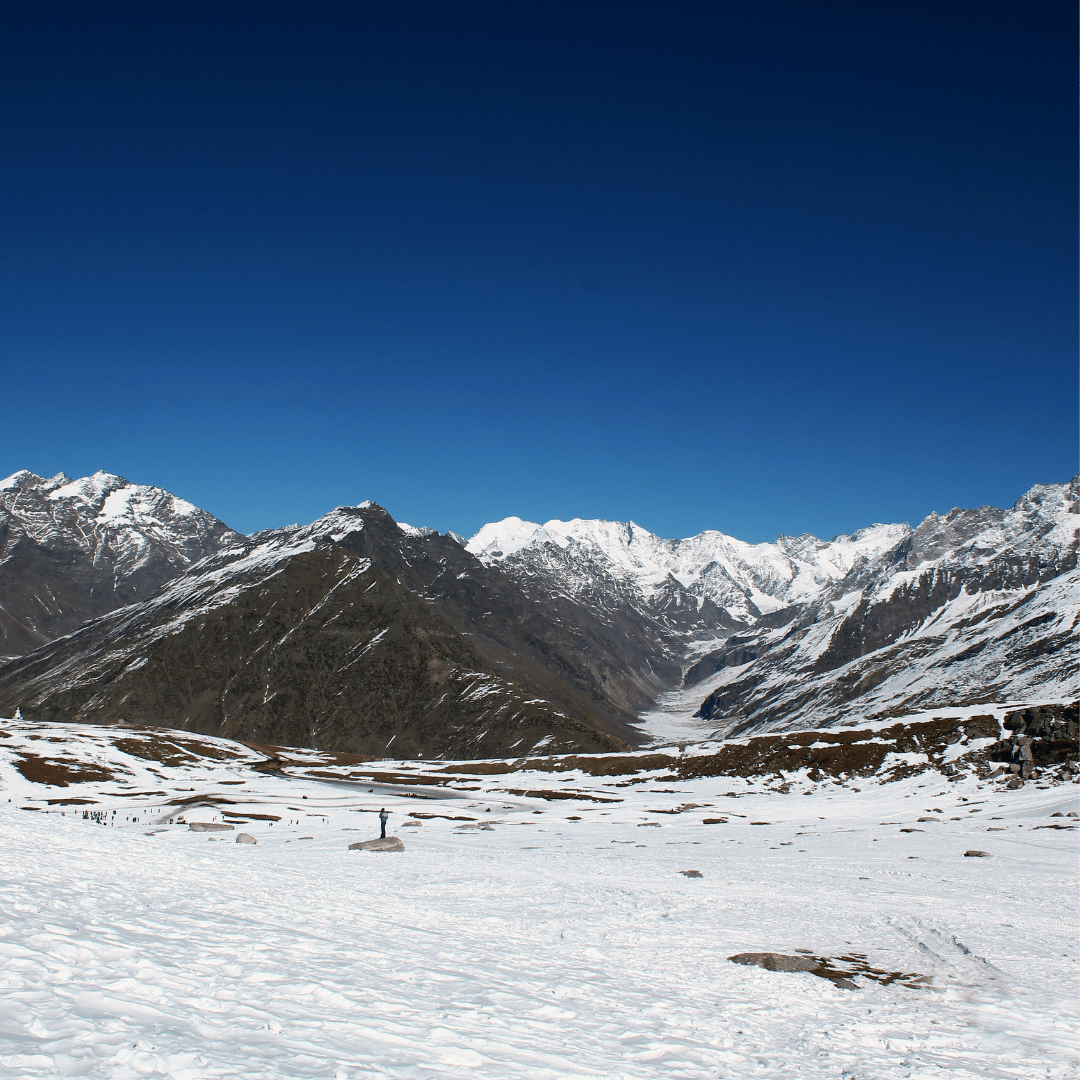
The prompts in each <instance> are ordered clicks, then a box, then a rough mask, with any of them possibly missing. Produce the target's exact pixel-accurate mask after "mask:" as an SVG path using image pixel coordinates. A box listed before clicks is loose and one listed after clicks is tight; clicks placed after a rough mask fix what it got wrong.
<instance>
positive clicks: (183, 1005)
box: [0, 722, 1080, 1080]
mask: <svg viewBox="0 0 1080 1080" xmlns="http://www.w3.org/2000/svg"><path fill="white" fill-rule="evenodd" d="M2 727H3V729H4V731H5V732H6V736H5V737H4V738H2V739H0V783H2V784H3V788H2V790H0V837H2V843H0V869H2V873H0V988H2V989H0V1076H4V1077H20V1078H22V1077H27V1078H29V1077H45V1076H49V1077H52V1076H90V1077H109V1078H129V1077H130V1078H134V1077H169V1078H174V1080H188V1078H190V1080H206V1078H211V1077H244V1078H249V1080H255V1078H264V1077H265V1078H271V1077H273V1078H289V1080H293V1078H301V1077H326V1078H334V1080H336V1078H340V1077H350V1078H354V1077H384V1076H385V1077H410V1078H413V1077H416V1078H420V1077H465V1076H479V1077H484V1078H489V1077H490V1078H499V1077H521V1078H528V1080H549V1078H550V1080H555V1078H560V1080H561V1078H567V1077H583V1078H584V1077H588V1078H596V1077H605V1078H607V1077H610V1078H615V1077H620V1078H622V1077H626V1078H630V1077H634V1078H637V1077H692V1078H706V1077H707V1078H711V1080H716V1078H724V1080H727V1078H736V1077H739V1078H741V1077H777V1078H779V1077H783V1078H793V1080H794V1078H799V1080H802V1078H818V1077H821V1078H824V1077H829V1078H837V1080H839V1078H841V1077H844V1078H852V1080H855V1078H862V1080H888V1078H894V1077H895V1078H900V1077H904V1078H908V1077H917V1078H924V1077H943V1078H944V1077H948V1078H956V1077H980V1078H982V1077H995V1078H1018V1080H1020V1078H1023V1080H1029V1078H1031V1080H1033V1078H1042V1077H1054V1078H1066V1077H1075V1076H1077V1075H1078V1070H1077V1056H1076V1053H1077V1043H1076V1023H1075V1021H1076V1001H1077V994H1078V990H1080V981H1078V978H1077V975H1078V971H1077V961H1076V957H1077V951H1078V943H1077V930H1076V928H1077V890H1076V884H1077V858H1076V835H1077V834H1076V832H1075V831H1073V830H1074V827H1075V824H1076V819H1074V818H1069V817H1067V816H1061V817H1054V816H1052V815H1054V814H1061V815H1068V814H1069V813H1071V812H1077V811H1078V810H1080V800H1078V798H1077V792H1078V790H1080V788H1078V787H1077V786H1076V785H1073V784H1066V785H1058V786H1054V787H1049V786H1046V787H1044V786H1039V785H1033V784H1028V785H1026V786H1025V787H1024V788H1022V789H1020V790H1017V791H1006V790H1001V789H1000V788H999V787H997V786H996V785H994V784H992V783H990V782H986V781H979V780H978V779H977V778H976V777H974V776H967V777H966V778H965V779H962V780H959V781H957V782H955V783H947V782H944V781H943V780H942V779H941V777H940V776H938V775H937V774H933V773H924V774H921V775H917V776H913V777H910V778H909V779H907V780H903V781H898V782H895V783H890V784H875V783H869V784H868V783H865V782H863V783H858V784H852V783H849V784H840V783H836V784H834V783H831V782H830V783H826V784H819V785H814V784H810V783H808V782H800V783H797V784H795V785H794V787H793V789H792V790H791V792H790V793H788V794H777V793H774V792H769V791H767V790H766V789H765V787H764V784H763V783H762V782H759V781H757V780H749V781H748V780H743V779H730V778H726V777H724V778H715V777H713V778H704V779H698V780H693V781H672V780H670V779H669V780H664V779H663V778H662V777H661V776H660V775H659V774H649V773H638V774H633V775H630V776H625V775H624V776H599V777H597V776H588V775H586V774H584V773H581V772H578V771H574V772H546V771H535V772H513V773H505V772H504V773H495V772H493V773H489V774H485V773H484V772H482V771H480V769H481V768H482V765H481V766H477V765H476V764H475V763H472V764H469V763H466V764H463V765H460V766H456V767H455V769H456V777H455V778H453V780H452V782H453V785H454V786H453V788H452V789H446V788H440V787H437V786H434V785H433V784H431V783H430V781H432V780H436V779H443V780H445V779H446V777H445V775H444V774H443V773H441V772H439V770H445V769H446V768H447V764H446V763H433V764H430V765H425V766H420V765H418V763H415V762H413V763H408V764H406V763H393V762H382V763H376V766H372V767H373V768H374V767H378V768H379V769H381V770H383V771H384V772H385V774H386V776H385V779H386V781H387V783H386V784H385V785H383V786H377V785H376V784H374V783H365V784H363V785H357V784H355V783H354V784H348V783H344V782H341V781H334V780H333V779H330V778H327V779H323V780H319V779H316V778H313V777H312V776H311V775H310V772H311V771H312V770H314V769H315V768H318V769H319V771H322V772H324V773H327V774H333V773H334V772H335V771H337V772H340V769H338V770H335V769H334V768H331V767H330V766H329V765H328V764H327V761H326V759H323V760H322V761H319V760H316V757H317V756H316V755H311V768H310V769H309V770H308V772H309V775H308V776H307V777H296V776H293V777H286V776H275V775H266V774H262V773H259V772H256V771H254V769H253V768H252V766H253V765H254V764H256V763H258V762H260V761H262V760H264V759H263V758H262V757H261V755H259V754H258V753H256V752H253V751H249V750H247V749H246V748H243V747H238V746H237V745H236V744H229V743H225V742H224V741H217V740H208V739H207V740H201V743H202V744H203V746H204V748H208V752H210V753H212V754H216V755H217V756H216V757H208V756H205V755H204V756H199V753H198V752H197V750H196V751H194V752H193V750H192V747H194V746H196V743H195V742H193V741H190V737H184V736H177V737H176V739H175V747H176V752H175V754H174V755H173V756H172V757H171V758H168V755H166V754H163V753H162V752H161V744H158V748H157V749H156V750H155V751H154V752H153V753H151V752H150V751H149V750H148V749H146V747H145V746H142V745H141V744H140V742H139V740H140V738H141V737H142V736H140V735H139V734H138V733H134V734H131V733H128V735H129V736H130V737H126V741H124V740H119V745H118V740H117V737H116V734H115V732H111V733H110V732H108V731H106V730H104V729H93V728H79V727H78V726H76V725H70V726H61V725H30V724H23V723H19V722H4V723H3V725H2ZM50 739H53V740H55V741H53V742H50V741H49V740H50ZM185 739H188V740H189V741H187V742H185ZM125 748H126V749H125ZM170 753H171V751H170ZM155 755H156V757H155ZM301 756H302V755H301ZM166 758H168V760H165V759H166ZM20 760H21V761H22V763H23V764H22V770H23V771H19V770H18V769H17V768H16V767H15V766H16V763H18V762H19V761H20ZM28 760H29V761H30V762H31V764H30V765H27V764H26V762H27V761H28ZM58 760H60V761H63V762H65V763H66V765H63V767H57V766H49V764H48V762H49V761H53V762H55V761H58ZM294 760H298V758H294ZM35 762H36V767H37V768H38V770H39V773H38V774H37V775H40V776H42V777H44V776H46V775H51V776H52V777H53V780H54V782H55V781H57V780H66V786H63V787H59V786H47V785H45V784H42V783H35V782H32V781H31V780H29V779H28V778H27V776H26V775H25V774H26V773H30V774H32V775H34V774H35V773H34V769H35ZM50 768H54V769H56V768H59V771H54V772H52V773H49V769H50ZM64 769H66V770H67V772H66V773H65V772H64ZM470 769H472V770H474V771H473V772H472V773H471V779H470V778H468V777H470V773H469V770H470ZM80 770H81V771H80ZM95 770H96V774H97V775H96V777H95V776H94V775H93V773H94V771H95ZM462 777H466V778H467V779H462ZM409 778H411V782H409ZM554 792H558V793H559V794H560V795H571V796H573V797H571V798H557V799H556V798H552V797H551V795H552V794H553V793H554ZM544 796H547V797H544ZM77 799H92V800H94V801H93V802H72V801H70V800H77ZM179 799H184V800H187V802H186V804H180V803H179V802H177V800H179ZM202 799H206V802H205V803H203V804H202V805H200V800H202ZM8 800H10V802H9V801H8ZM58 800H65V801H63V802H61V801H58ZM226 800H230V801H226ZM600 800H603V801H600ZM50 801H51V802H50ZM384 805H385V806H386V807H387V809H388V810H390V811H391V814H392V816H391V819H390V825H391V827H390V832H392V833H393V834H396V835H398V836H400V837H401V838H402V839H403V840H404V843H405V851H404V852H403V853H385V854H383V853H379V854H375V853H369V852H363V851H349V850H347V845H348V844H349V843H350V842H352V841H355V840H357V839H366V838H369V837H371V836H375V835H377V831H378V830H377V820H376V813H377V811H378V810H379V808H380V807H381V806H384ZM20 807H33V808H34V810H33V811H29V810H23V809H20ZM114 812H115V813H114ZM84 813H92V814H95V815H97V817H98V818H99V819H102V820H104V821H106V822H108V823H110V824H105V825H103V824H98V823H97V822H96V821H95V820H93V819H92V818H84V817H83V814H84ZM259 814H261V815H264V816H263V817H262V818H260V817H257V816H253V815H259ZM410 815H414V816H410ZM227 816H231V820H232V822H233V823H234V824H235V830H234V831H226V832H218V833H206V832H194V831H191V830H190V829H189V828H188V827H187V825H186V824H181V823H178V822H177V821H176V819H177V818H178V817H183V818H184V819H185V821H187V822H191V821H204V822H212V823H221V822H223V819H225V818H226V817H227ZM271 818H277V819H278V820H275V821H272V820H271ZM706 819H708V820H709V822H710V823H709V824H706V823H705V822H706ZM719 819H722V820H719ZM170 821H171V822H173V823H172V824H168V823H167V822H170ZM113 822H115V824H112V823H113ZM240 830H243V831H244V832H247V833H249V834H251V835H252V836H254V837H255V838H256V839H257V841H258V843H257V844H256V845H244V844H237V843H235V842H234V840H235V837H236V835H237V832H238V831H240ZM903 830H915V831H903ZM971 849H978V850H981V851H985V852H987V853H988V854H989V857H965V854H964V853H965V851H968V850H971ZM689 870H694V871H697V872H698V873H699V874H700V875H701V876H700V877H687V876H685V873H684V872H685V871H689ZM796 950H808V951H809V952H811V953H813V954H815V955H819V956H842V955H850V954H852V953H861V954H865V956H866V959H867V962H868V963H869V964H870V965H871V966H872V967H874V968H877V969H880V970H882V971H886V972H893V971H897V972H904V973H907V974H920V975H927V976H931V977H932V982H931V983H930V985H929V987H928V988H922V989H913V988H910V987H908V986H904V985H899V984H896V983H893V984H891V985H881V984H879V983H875V982H873V981H868V980H867V979H861V978H860V979H857V980H856V982H857V983H858V985H859V988H858V989H855V990H847V989H840V988H837V987H836V986H834V985H833V984H832V983H831V982H829V981H826V980H825V979H821V978H817V977H815V976H814V975H812V974H809V973H805V972H803V973H780V972H771V971H765V970H762V969H760V968H757V967H746V966H741V965H738V964H735V963H731V962H730V961H729V960H728V957H729V956H732V955H735V954H739V953H745V952H760V951H778V952H783V953H787V954H793V953H794V952H795V951H796Z"/></svg>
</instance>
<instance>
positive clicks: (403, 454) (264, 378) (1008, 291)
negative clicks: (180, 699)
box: [0, 0, 1077, 540]
mask: <svg viewBox="0 0 1080 1080" xmlns="http://www.w3.org/2000/svg"><path fill="white" fill-rule="evenodd" d="M1075 36H1076V35H1075V13H1074V10H1073V7H1072V5H1069V4H1065V3H1063V2H1061V3H1059V2H1056V0H1054V2H1043V3H1038V4H1016V3H1008V4H1005V3H993V2H987V0H974V2H970V3H969V2H964V3H953V2H949V0H932V2H926V3H923V2H918V0H905V2H903V3H901V2H893V3H869V4H868V3H866V2H865V0H857V2H852V3H832V2H828V0H821V2H815V3H806V2H805V0H794V2H770V0H745V2H724V0H708V2H704V3H689V2H678V0H673V2H668V0H664V2H661V0H653V2H651V3H634V2H630V0H617V2H612V3H603V2H590V0H573V2H567V3H562V2H559V0H541V2H530V0H521V2H514V3H505V2H490V3H488V2H483V3H477V2H470V0H455V2H452V3H450V2H446V0H438V2H431V3H419V2H409V0H392V2H391V0H384V2H378V3H363V2H358V0H349V2H341V3H338V2H334V0H321V2H319V3H314V4H313V3H302V2H300V0H293V2H289V3H275V2H266V0H259V2H250V3H233V2H229V0H213V2H212V3H198V2H193V0H184V2H182V3H181V2H177V3H169V2H165V0H160V2H154V3H146V2H143V0H141V2H139V3H125V2H121V0H112V2H109V3H100V4H88V3H85V2H82V0H80V2H78V3H70V4H63V3H51V2H49V0H35V2H34V3H32V4H31V3H26V4H8V5H6V6H5V9H4V13H3V16H2V18H0V401H2V402H3V428H2V431H3V437H2V441H0V447H2V454H3V458H4V461H0V475H7V474H8V473H10V472H14V471H15V470H16V469H20V468H29V469H31V470H33V471H34V472H38V473H42V474H44V475H51V474H53V473H55V472H58V471H61V470H63V471H65V472H67V473H69V474H70V475H74V476H80V475H85V474H86V473H89V472H93V471H95V470H97V469H106V470H108V471H110V472H117V473H121V474H122V475H124V476H126V477H128V478H129V479H131V480H133V481H136V482H140V483H153V484H159V485H161V486H163V487H166V488H168V489H169V490H171V491H174V492H176V493H177V494H179V495H182V496H184V497H185V498H188V499H190V500H191V501H193V502H195V503H197V504H199V505H201V506H204V507H206V508H207V509H208V510H210V511H212V512H213V513H215V514H216V515H217V516H219V517H220V518H222V519H223V520H224V521H226V522H227V523H229V524H230V525H232V526H233V527H234V528H238V529H240V530H242V531H245V532H246V531H252V530H254V529H258V528H265V527H270V526H273V525H281V524H287V523H290V522H293V521H309V520H312V519H314V518H315V517H317V516H319V515H320V514H322V513H324V512H326V511H327V510H329V509H330V508H331V507H333V506H335V505H338V504H342V503H355V502H359V501H361V500H364V499H374V500H376V501H378V502H380V503H382V504H383V505H384V506H386V508H387V509H388V510H389V511H390V512H391V513H392V514H393V515H394V516H395V517H397V518H399V519H401V520H405V521H409V522H412V523H413V524H424V525H430V526H433V527H435V528H438V529H440V530H446V529H453V530H455V531H457V532H461V533H466V534H470V533H472V532H473V531H475V529H476V528H478V527H479V526H480V525H481V524H482V523H484V522H485V521H490V520H495V519H498V518H502V517H505V516H507V515H510V514H516V515H518V516H520V517H525V518H531V519H533V520H538V521H544V520H546V519H548V518H551V517H561V518H569V517H575V516H576V517H606V518H613V519H619V520H627V519H633V520H635V521H637V522H639V523H640V524H641V525H644V526H645V527H646V528H649V529H652V530H653V531H655V532H658V533H660V534H661V535H665V536H685V535H689V534H692V533H695V532H698V531H700V530H702V529H706V528H719V529H722V530H724V531H725V532H728V533H731V534H734V535H736V536H739V537H741V538H744V539H747V540H764V539H772V538H774V537H775V536H776V535H778V534H779V533H791V534H797V533H801V532H806V531H808V532H813V533H816V534H817V535H819V536H824V537H830V536H832V535H834V534H836V533H839V532H846V531H850V530H852V529H855V528H858V527H860V526H863V525H867V524H870V523H871V522H875V521H903V520H908V521H912V522H914V521H917V520H918V519H920V518H921V517H922V516H924V515H925V514H926V513H928V512H929V511H931V510H935V509H936V510H939V511H944V510H947V509H949V508H950V507H952V506H957V505H960V506H973V505H974V506H977V505H982V504H985V503H991V504H994V505H1008V504H1011V503H1012V502H1013V501H1014V500H1015V499H1016V498H1017V497H1018V496H1019V495H1020V494H1021V493H1022V492H1023V491H1024V490H1026V489H1027V488H1028V487H1029V486H1031V485H1032V484H1034V483H1039V482H1061V481H1063V480H1066V479H1067V478H1068V477H1070V476H1071V475H1072V474H1073V473H1075V472H1076V471H1077V390H1076V386H1077V368H1076V300H1075V235H1076V234H1075V225H1076V221H1075V210H1074V189H1075V179H1076V177H1075V167H1074V163H1073V156H1074V153H1073V152H1074V143H1075V134H1074V127H1075V123H1074V112H1075V104H1074V99H1075V89H1074V82H1075V57H1074V51H1075Z"/></svg>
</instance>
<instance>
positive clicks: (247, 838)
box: [236, 832, 259, 844]
mask: <svg viewBox="0 0 1080 1080" xmlns="http://www.w3.org/2000/svg"><path fill="white" fill-rule="evenodd" d="M236 842H237V843H238V844H257V843H258V842H259V841H258V840H256V839H255V837H254V836H252V835H251V833H246V832H242V833H237V834H236Z"/></svg>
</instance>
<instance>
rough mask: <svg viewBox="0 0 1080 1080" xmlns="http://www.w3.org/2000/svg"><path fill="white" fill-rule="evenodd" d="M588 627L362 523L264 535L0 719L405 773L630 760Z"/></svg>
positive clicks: (22, 668)
mask: <svg viewBox="0 0 1080 1080" xmlns="http://www.w3.org/2000/svg"><path fill="white" fill-rule="evenodd" d="M564 614H565V613H564ZM576 614H577V615H578V616H579V617H578V618H577V619H576V621H575V620H565V621H560V620H559V619H558V618H553V617H552V615H551V612H549V611H546V610H545V609H544V608H543V607H542V606H541V605H539V604H537V603H535V602H533V601H531V600H529V599H528V598H526V597H525V596H524V595H523V594H522V593H521V591H520V590H519V589H517V587H516V586H514V585H513V583H512V582H510V581H509V580H508V579H506V578H505V577H504V576H503V575H502V574H501V573H500V572H499V571H498V570H497V569H496V570H492V569H490V568H486V567H484V566H483V565H482V564H481V563H480V562H479V561H478V560H476V559H475V558H474V557H473V556H471V555H470V554H469V553H468V552H466V551H465V550H464V549H463V548H462V547H461V546H460V545H459V544H457V543H456V542H455V541H453V540H451V539H449V538H448V537H444V536H439V535H438V534H435V533H430V532H426V531H424V530H402V529H401V528H399V527H398V526H397V524H396V523H395V522H394V521H393V520H392V519H391V518H390V516H389V515H388V514H387V513H386V512H385V511H384V510H382V509H381V508H380V507H377V506H374V505H371V504H365V505H364V506H362V507H354V508H342V509H339V510H338V511H335V512H334V513H333V514H330V515H328V516H327V517H326V518H323V519H321V520H320V521H318V522H316V523H315V524H313V525H311V526H307V527H305V528H299V527H296V528H290V529H281V530H272V531H270V532H267V533H262V534H258V535H256V536H255V537H252V538H251V539H250V540H248V541H245V542H244V543H243V544H240V545H237V546H235V547H233V548H230V549H227V550H224V551H221V552H219V553H217V554H216V555H213V556H210V557H209V558H207V559H205V560H203V561H202V562H200V563H199V564H197V565H196V566H194V567H192V568H190V569H189V570H188V571H186V572H185V573H183V574H182V575H180V576H179V577H178V578H176V579H174V580H173V581H172V582H170V583H169V584H168V585H167V586H166V587H165V588H164V589H163V590H162V591H161V592H160V593H159V594H158V595H157V596H155V597H154V598H152V599H151V600H149V601H146V602H143V603H141V604H137V605H134V606H131V607H128V608H125V609H123V610H120V611H116V612H114V613H112V614H111V615H108V616H105V617H103V618H101V619H98V620H96V621H95V622H93V623H90V624H88V625H87V626H84V627H83V628H82V629H80V630H79V631H77V632H76V633H74V634H73V635H71V636H69V637H67V638H64V639H62V640H60V641H58V642H55V643H53V644H51V645H48V646H46V647H44V648H43V649H40V650H38V651H37V652H35V653H34V654H32V655H30V656H27V657H24V658H22V659H20V660H17V661H15V662H13V663H10V664H8V665H6V666H5V667H4V668H3V669H0V712H5V711H6V712H12V711H14V709H15V708H16V707H18V708H21V710H22V713H23V715H24V716H26V717H27V718H35V719H57V720H59V719H64V720H77V721H90V722H94V723H112V722H119V721H127V722H133V721H134V722H145V723H153V724H158V725H169V726H176V727H181V728H184V729H187V730H191V731H197V732H201V733H205V734H213V735H223V736H226V737H229V738H234V739H241V740H253V741H258V742H270V743H277V744H284V745H293V746H311V747H318V748H323V749H329V750H339V751H350V752H356V753H364V754H374V755H379V756H384V755H385V756H394V757H409V756H417V755H420V754H423V755H424V756H428V757H431V756H452V757H462V758H468V757H476V756H480V755H484V756H490V755H492V754H503V753H523V752H526V751H528V750H531V749H535V748H538V747H542V748H544V749H549V748H550V749H551V750H555V749H562V750H571V749H573V750H580V751H600V750H613V749H618V748H626V747H629V746H630V745H631V742H632V740H634V739H635V737H636V736H635V732H634V730H633V729H632V728H631V727H630V722H631V721H632V720H633V716H632V714H631V713H630V712H628V711H627V710H626V709H625V708H624V707H623V706H622V705H621V704H620V702H619V701H618V700H613V699H612V697H611V696H609V695H608V694H607V693H606V686H608V685H611V684H613V683H614V681H615V680H614V676H613V673H614V672H615V671H616V670H617V669H618V668H619V667H620V664H621V663H622V657H621V655H620V653H619V652H618V650H617V649H613V648H612V646H611V644H610V643H609V642H608V641H607V640H606V639H604V638H603V637H601V636H597V635H596V634H595V633H594V630H595V627H593V625H592V624H591V622H590V617H589V615H588V613H586V612H578V613H576Z"/></svg>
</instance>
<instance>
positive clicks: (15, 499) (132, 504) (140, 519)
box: [0, 470, 244, 655]
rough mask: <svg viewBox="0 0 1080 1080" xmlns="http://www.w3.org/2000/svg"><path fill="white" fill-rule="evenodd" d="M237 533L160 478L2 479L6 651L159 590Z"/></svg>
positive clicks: (0, 632) (0, 577) (1, 647)
mask: <svg viewBox="0 0 1080 1080" xmlns="http://www.w3.org/2000/svg"><path fill="white" fill-rule="evenodd" d="M243 540H244V538H243V537H242V536H240V534H238V533H235V532H233V531H232V530H231V529H229V528H227V527H226V526H225V525H224V524H222V522H220V521H218V520H217V518H215V517H214V516H213V515H212V514H209V513H207V512H206V511H205V510H200V509H199V508H198V507H196V506H194V505H193V504H192V503H190V502H187V501H186V500H185V499H180V498H178V497H177V496H175V495H173V494H171V493H170V492H168V491H165V490H164V489H163V488H159V487H151V486H149V485H145V484H132V483H130V482H129V481H127V480H125V479H124V478H123V477H122V476H117V475H115V474H113V473H107V472H104V471H101V472H96V473H94V474H93V475H92V476H85V477H82V478H81V479H78V480H72V479H71V478H70V477H69V476H67V475H65V474H64V473H58V474H57V475H56V476H54V477H52V478H51V479H48V480H46V479H45V478H43V477H40V476H37V475H36V474H34V473H31V472H29V471H27V470H22V471H20V472H17V473H14V474H12V475H11V476H9V477H8V478H7V479H6V480H4V481H3V482H2V483H0V606H2V611H0V654H6V655H17V654H19V653H22V652H26V651H29V650H30V649H34V648H37V647H38V646H40V645H41V644H43V643H44V642H46V641H50V640H52V639H53V638H55V637H58V636H61V635H63V634H66V633H70V632H71V631H72V630H74V629H75V628H76V627H77V626H78V625H80V624H81V623H83V622H85V621H86V620H88V619H91V618H95V617H97V616H98V615H103V614H105V613H106V612H108V611H111V610H113V609H114V608H116V607H120V606H123V605H125V604H128V603H131V602H132V601H134V600H138V599H141V598H143V597H144V596H148V595H150V593H152V592H154V591H156V590H157V589H158V588H160V586H161V585H162V584H164V582H166V581H168V580H169V579H170V578H172V577H173V576H175V575H176V574H177V573H179V572H180V571H181V570H183V569H185V568H186V567H188V566H190V565H192V564H193V563H195V562H198V561H199V560H200V559H202V558H205V557H206V556H207V555H209V554H211V553H212V552H214V551H217V550H219V549H220V548H222V547H224V546H229V545H233V544H236V543H242V542H243Z"/></svg>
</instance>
